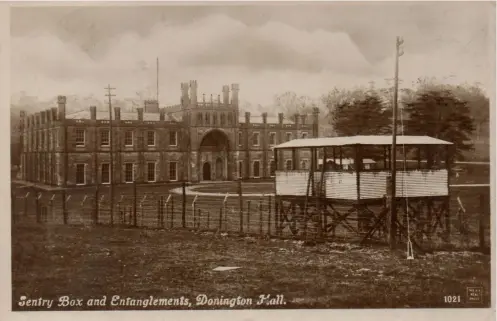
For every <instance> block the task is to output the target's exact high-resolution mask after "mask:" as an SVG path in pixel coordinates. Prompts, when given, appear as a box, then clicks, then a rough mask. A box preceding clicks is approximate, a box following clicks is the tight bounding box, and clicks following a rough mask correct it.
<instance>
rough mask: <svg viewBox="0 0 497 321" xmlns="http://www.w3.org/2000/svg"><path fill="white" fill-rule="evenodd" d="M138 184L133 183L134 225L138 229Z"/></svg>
mask: <svg viewBox="0 0 497 321" xmlns="http://www.w3.org/2000/svg"><path fill="white" fill-rule="evenodd" d="M136 201H137V199H136V182H133V216H134V217H133V225H134V226H135V227H136V226H138V221H137V214H138V213H137V211H136Z"/></svg>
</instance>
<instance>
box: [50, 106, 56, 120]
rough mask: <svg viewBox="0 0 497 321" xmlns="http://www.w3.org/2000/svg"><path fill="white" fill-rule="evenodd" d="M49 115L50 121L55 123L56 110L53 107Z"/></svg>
mask: <svg viewBox="0 0 497 321" xmlns="http://www.w3.org/2000/svg"><path fill="white" fill-rule="evenodd" d="M50 114H51V117H52V121H56V120H57V108H55V107H54V108H52V109H51V112H50Z"/></svg>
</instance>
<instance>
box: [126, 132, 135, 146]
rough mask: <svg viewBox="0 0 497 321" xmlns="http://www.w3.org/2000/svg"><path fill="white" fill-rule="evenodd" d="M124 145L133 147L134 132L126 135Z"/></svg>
mask: <svg viewBox="0 0 497 321" xmlns="http://www.w3.org/2000/svg"><path fill="white" fill-rule="evenodd" d="M124 145H126V146H133V131H132V130H128V131H126V132H125V133H124Z"/></svg>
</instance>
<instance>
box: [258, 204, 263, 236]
mask: <svg viewBox="0 0 497 321" xmlns="http://www.w3.org/2000/svg"><path fill="white" fill-rule="evenodd" d="M263 197H264V195H263V196H262V197H261V199H260V200H259V235H262V199H263Z"/></svg>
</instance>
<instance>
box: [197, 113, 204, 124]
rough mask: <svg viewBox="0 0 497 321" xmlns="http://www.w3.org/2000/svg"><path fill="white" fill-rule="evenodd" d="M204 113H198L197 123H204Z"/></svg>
mask: <svg viewBox="0 0 497 321" xmlns="http://www.w3.org/2000/svg"><path fill="white" fill-rule="evenodd" d="M202 120H203V118H202V113H198V114H197V125H202Z"/></svg>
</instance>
